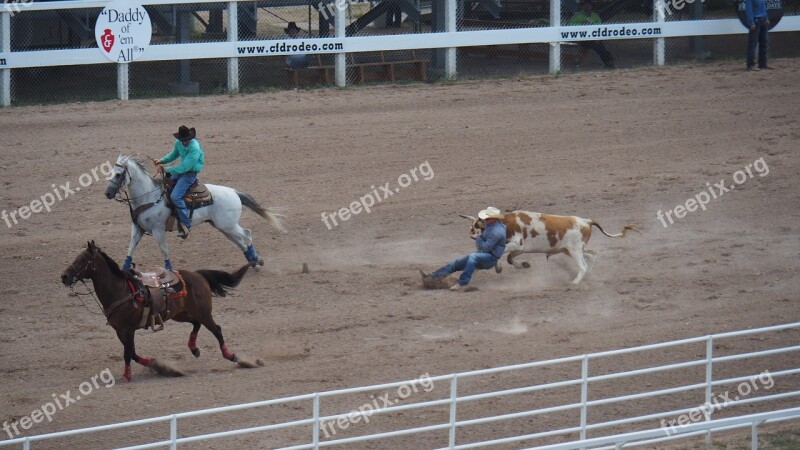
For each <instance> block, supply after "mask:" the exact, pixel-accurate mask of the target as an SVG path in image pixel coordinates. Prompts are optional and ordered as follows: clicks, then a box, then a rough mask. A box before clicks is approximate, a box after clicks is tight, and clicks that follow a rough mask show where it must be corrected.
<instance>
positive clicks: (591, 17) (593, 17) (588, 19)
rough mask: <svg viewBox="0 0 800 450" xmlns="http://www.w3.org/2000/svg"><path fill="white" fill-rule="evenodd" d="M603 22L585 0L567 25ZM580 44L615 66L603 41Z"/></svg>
mask: <svg viewBox="0 0 800 450" xmlns="http://www.w3.org/2000/svg"><path fill="white" fill-rule="evenodd" d="M762 1H764V0H762ZM601 23H603V21H602V20H601V19H600V16H599V15H597V13H596V12H594V11H593V7H592V0H583V1H582V2H581V10H580V11H578V12H576V13H575V14H574V15H573V16H572V17H571V18H570V19H569V21H568V22H567V25H600V24H601ZM578 46H579V47H580V48H582V49H589V50H594V51H595V53H597V55H598V56H600V59H602V60H603V64H604V65H605V66H606V68H607V69H613V68H614V56H613V55H612V54H611V52H609V51H608V50H607V49H606V46H605V44H603V41H583V42H578Z"/></svg>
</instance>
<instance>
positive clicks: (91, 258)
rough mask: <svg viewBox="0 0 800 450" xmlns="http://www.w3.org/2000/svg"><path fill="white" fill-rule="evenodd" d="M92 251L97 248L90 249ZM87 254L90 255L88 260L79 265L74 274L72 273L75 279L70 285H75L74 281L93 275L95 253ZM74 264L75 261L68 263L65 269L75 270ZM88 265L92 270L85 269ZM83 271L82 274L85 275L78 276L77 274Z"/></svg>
mask: <svg viewBox="0 0 800 450" xmlns="http://www.w3.org/2000/svg"><path fill="white" fill-rule="evenodd" d="M92 251H94V252H96V251H97V250H92ZM89 256H90V258H89V261H87V262H86V264H84V265H83V267H81V268H80V269H79V270H77V271H75V275H74V277H75V280H74V281H73V282H72V283H71V284H70V287H72V286H75V283H77V282H78V281H83V280H84V279H86V278H91V277H92V275H94V270H95V268H94V259H95V258H96V257H97V253H95V254H91V253H90V254H89ZM74 266H75V263H72V264H70V265H69V267H68V268H67V270H75V269H74ZM90 267H91V269H92V270H91V272H88V271H87V270H88V269H89V268H90ZM84 272H86V273H85V274H84V275H85V276H83V277H79V276H78V275H80V274H81V273H84Z"/></svg>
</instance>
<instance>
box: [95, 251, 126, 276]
mask: <svg viewBox="0 0 800 450" xmlns="http://www.w3.org/2000/svg"><path fill="white" fill-rule="evenodd" d="M97 252H98V253H100V255H101V256H102V257H103V259H105V260H106V264H108V268H109V269H110V270H111V273H112V274H114V275H115V276H118V277H120V278H125V277H127V275H125V272H123V271H122V269H120V268H119V264H117V262H116V261H114V260H113V259H111V257H110V256H108V255H106V252H104V251H102V250H100V248H99V247H97Z"/></svg>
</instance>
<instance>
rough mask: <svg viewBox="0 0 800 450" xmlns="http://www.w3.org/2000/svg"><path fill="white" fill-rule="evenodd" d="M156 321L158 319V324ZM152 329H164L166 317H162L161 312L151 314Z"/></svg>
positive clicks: (154, 330)
mask: <svg viewBox="0 0 800 450" xmlns="http://www.w3.org/2000/svg"><path fill="white" fill-rule="evenodd" d="M156 321H158V324H156ZM150 329H151V330H153V333H155V332H156V331H161V330H163V329H164V319H162V318H161V314H153V315H152V316H150Z"/></svg>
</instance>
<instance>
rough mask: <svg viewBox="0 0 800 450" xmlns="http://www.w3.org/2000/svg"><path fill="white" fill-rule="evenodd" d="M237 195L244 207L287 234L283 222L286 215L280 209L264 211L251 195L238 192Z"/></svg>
mask: <svg viewBox="0 0 800 450" xmlns="http://www.w3.org/2000/svg"><path fill="white" fill-rule="evenodd" d="M236 194H237V195H238V196H239V199H240V200H241V201H242V205H244V206H246V207H248V208H250V209H252V210H253V212H255V213H256V214H258V215H259V216H261V217H263V218H265V219H267V222H269V223H270V225H272V226H273V227H275V229H277V230H278V231H280V232H281V233H286V227H284V226H283V220H284V219H285V218H286V215H285V214H283V213H282V210H281V209H280V208H267V209H264V208H263V207H262V206H261V205H259V204H258V202H257V201H256V200H255V199H254V198H253V196H251V195H250V194H245V193H244V192H239V191H236Z"/></svg>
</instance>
